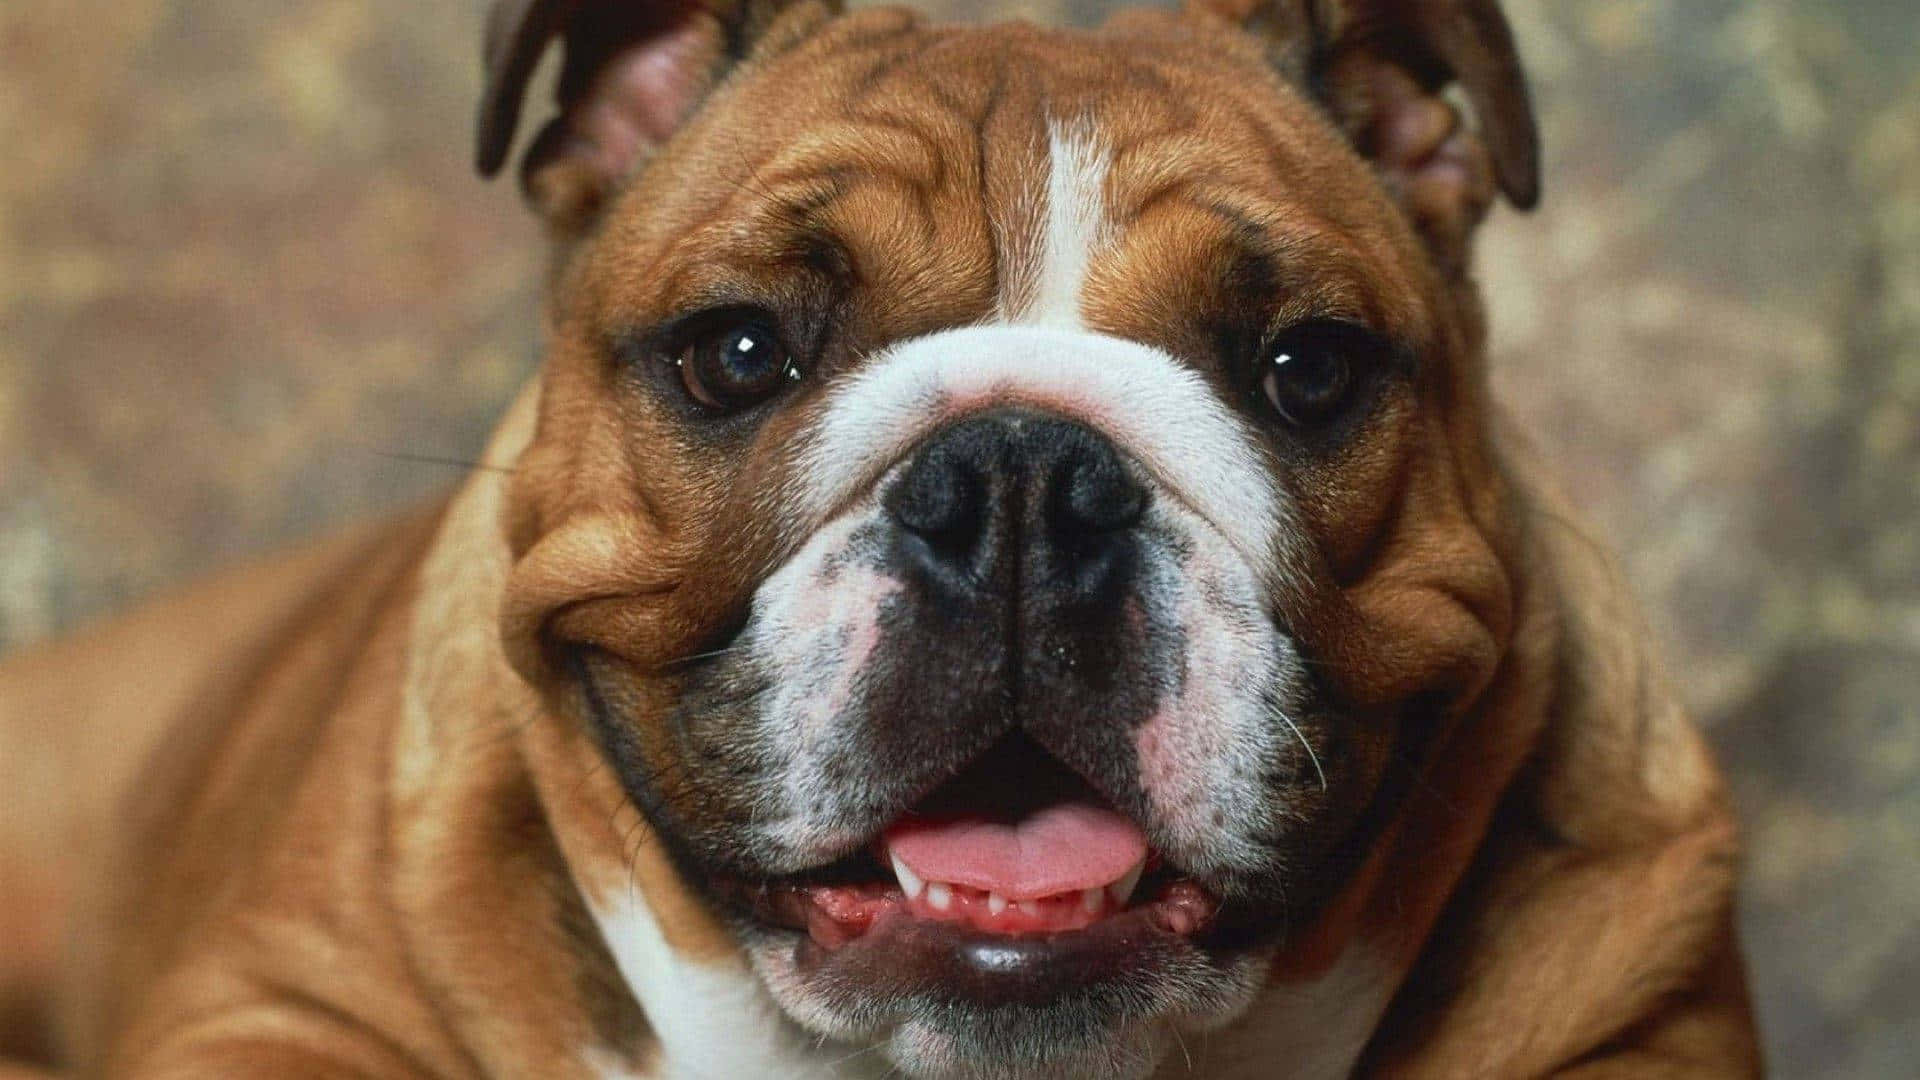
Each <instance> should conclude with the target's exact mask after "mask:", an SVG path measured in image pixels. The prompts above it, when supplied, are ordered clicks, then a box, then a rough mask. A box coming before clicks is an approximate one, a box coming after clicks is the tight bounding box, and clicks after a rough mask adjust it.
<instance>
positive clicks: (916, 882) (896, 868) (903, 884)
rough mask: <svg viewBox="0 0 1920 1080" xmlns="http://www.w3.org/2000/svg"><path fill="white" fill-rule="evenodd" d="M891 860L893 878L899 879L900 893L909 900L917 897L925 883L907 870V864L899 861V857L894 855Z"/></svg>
mask: <svg viewBox="0 0 1920 1080" xmlns="http://www.w3.org/2000/svg"><path fill="white" fill-rule="evenodd" d="M892 858H893V876H894V877H897V878H899V879H900V891H901V892H904V893H906V894H907V899H909V900H912V899H913V898H914V897H916V896H919V895H920V890H921V889H924V888H926V886H927V883H926V882H924V881H921V880H920V875H919V874H916V873H914V872H913V871H912V870H909V869H907V864H906V863H903V862H901V861H900V856H898V855H894V856H893V857H892Z"/></svg>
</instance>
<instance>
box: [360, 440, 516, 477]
mask: <svg viewBox="0 0 1920 1080" xmlns="http://www.w3.org/2000/svg"><path fill="white" fill-rule="evenodd" d="M360 449H362V450H365V451H366V452H367V453H369V454H376V455H378V456H380V457H383V458H389V459H391V460H393V461H410V462H415V463H417V464H421V465H445V466H447V467H449V468H454V469H473V470H478V471H483V472H496V473H503V474H505V475H507V476H512V475H513V472H514V470H513V469H511V468H509V467H508V466H505V465H493V464H490V463H488V462H485V461H468V460H467V459H466V458H456V457H441V456H439V455H438V454H415V453H412V452H410V451H405V450H382V449H380V448H379V447H377V446H363V447H360Z"/></svg>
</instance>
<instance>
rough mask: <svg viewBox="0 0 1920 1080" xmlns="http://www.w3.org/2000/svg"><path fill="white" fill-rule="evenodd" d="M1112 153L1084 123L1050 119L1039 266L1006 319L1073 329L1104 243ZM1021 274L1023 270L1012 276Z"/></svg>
mask: <svg viewBox="0 0 1920 1080" xmlns="http://www.w3.org/2000/svg"><path fill="white" fill-rule="evenodd" d="M1111 160H1112V157H1111V154H1110V153H1109V152H1108V150H1107V148H1106V147H1105V146H1103V145H1101V144H1100V142H1099V141H1098V140H1097V139H1096V138H1095V137H1094V134H1093V130H1092V129H1091V128H1090V127H1087V126H1084V125H1062V124H1058V123H1054V124H1049V125H1048V130H1047V197H1046V205H1045V207H1044V208H1043V211H1042V214H1041V216H1040V221H1039V225H1040V228H1041V235H1040V242H1039V244H1038V245H1037V251H1038V254H1039V260H1038V266H1037V268H1036V269H1035V270H1034V271H1033V272H1032V274H1031V278H1030V280H1021V281H1020V282H1019V284H1020V285H1022V286H1028V287H1030V292H1029V295H1028V297H1027V300H1026V303H1025V304H1024V305H1023V306H1022V309H1021V310H1018V311H1009V313H1008V314H1009V315H1010V316H1011V318H1010V320H1009V321H1012V322H1016V323H1026V324H1030V325H1034V326H1054V327H1061V328H1066V329H1077V328H1079V327H1080V326H1081V320H1080V300H1081V293H1082V291H1083V289H1084V287H1085V285H1086V281H1087V268H1088V267H1089V266H1090V265H1092V263H1093V257H1094V256H1095V255H1096V254H1098V253H1099V251H1100V249H1101V248H1102V247H1104V246H1106V241H1107V210H1106V186H1107V169H1108V166H1109V165H1110V164H1111ZM1016 277H1018V278H1022V279H1025V278H1027V275H1025V274H1021V275H1016Z"/></svg>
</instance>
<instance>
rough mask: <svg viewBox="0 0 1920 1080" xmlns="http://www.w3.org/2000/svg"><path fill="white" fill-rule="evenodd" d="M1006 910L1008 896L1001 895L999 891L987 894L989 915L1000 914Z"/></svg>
mask: <svg viewBox="0 0 1920 1080" xmlns="http://www.w3.org/2000/svg"><path fill="white" fill-rule="evenodd" d="M1005 910H1007V898H1006V897H1004V896H1001V895H1000V894H999V893H997V892H990V893H988V894H987V913H988V914H989V915H998V914H1000V913H1001V912H1003V911H1005Z"/></svg>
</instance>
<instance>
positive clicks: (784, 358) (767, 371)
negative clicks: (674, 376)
mask: <svg viewBox="0 0 1920 1080" xmlns="http://www.w3.org/2000/svg"><path fill="white" fill-rule="evenodd" d="M673 363H674V364H675V366H677V367H678V368H679V369H680V379H681V381H682V382H683V383H684V384H685V385H686V388H687V395H688V396H689V397H691V398H693V400H695V401H697V402H699V403H700V404H701V405H703V406H705V407H707V408H709V409H713V410H716V411H720V412H734V411H736V410H739V409H744V408H746V407H748V406H749V405H754V404H758V403H759V402H761V401H764V400H766V399H767V398H770V397H772V396H773V395H774V394H776V393H778V392H779V390H780V388H781V387H782V386H784V385H786V384H787V382H788V381H789V380H792V379H796V378H798V377H799V369H798V368H796V367H795V366H794V363H793V356H792V354H791V353H790V352H789V351H788V350H787V347H786V345H785V344H784V343H782V342H781V340H780V332H779V331H778V330H777V329H775V328H774V326H773V324H772V322H771V321H769V320H766V319H764V318H753V317H747V318H739V319H730V320H726V321H723V322H719V323H716V324H711V325H709V326H707V327H704V328H702V329H700V330H699V331H697V332H696V333H694V334H693V335H692V336H690V337H689V338H688V339H686V341H685V343H684V344H683V345H681V346H680V348H679V350H678V352H676V353H675V354H674V356H673Z"/></svg>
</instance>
